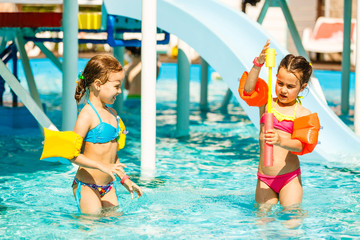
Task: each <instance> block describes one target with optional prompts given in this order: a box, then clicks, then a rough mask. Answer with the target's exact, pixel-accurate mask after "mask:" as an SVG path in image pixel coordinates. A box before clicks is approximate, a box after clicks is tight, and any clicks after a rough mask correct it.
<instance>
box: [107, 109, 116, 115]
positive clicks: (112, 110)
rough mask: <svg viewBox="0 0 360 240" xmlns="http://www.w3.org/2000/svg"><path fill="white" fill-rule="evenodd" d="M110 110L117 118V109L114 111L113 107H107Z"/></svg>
mask: <svg viewBox="0 0 360 240" xmlns="http://www.w3.org/2000/svg"><path fill="white" fill-rule="evenodd" d="M107 108H108V109H109V111H110V112H111V113H112V114H114V115H115V116H117V112H116V110H115V109H113V108H112V107H107Z"/></svg>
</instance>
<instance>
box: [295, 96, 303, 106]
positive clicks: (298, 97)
mask: <svg viewBox="0 0 360 240" xmlns="http://www.w3.org/2000/svg"><path fill="white" fill-rule="evenodd" d="M303 98H304V96H297V97H296V101H297V102H298V103H300V105H302V103H301V99H303Z"/></svg>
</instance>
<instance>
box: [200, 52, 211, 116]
mask: <svg viewBox="0 0 360 240" xmlns="http://www.w3.org/2000/svg"><path fill="white" fill-rule="evenodd" d="M200 65H201V76H200V78H201V83H200V111H203V112H206V111H209V107H208V79H209V64H208V63H207V62H206V61H205V59H203V58H201V62H200Z"/></svg>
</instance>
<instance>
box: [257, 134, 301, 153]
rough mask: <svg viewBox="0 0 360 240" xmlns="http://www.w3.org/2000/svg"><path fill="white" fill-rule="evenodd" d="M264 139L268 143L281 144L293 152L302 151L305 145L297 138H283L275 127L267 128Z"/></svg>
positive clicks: (280, 145)
mask: <svg viewBox="0 0 360 240" xmlns="http://www.w3.org/2000/svg"><path fill="white" fill-rule="evenodd" d="M264 139H265V142H266V143H267V144H270V145H275V146H279V147H282V148H285V149H286V150H288V151H291V152H301V151H302V149H303V147H304V146H303V144H302V143H301V142H300V141H299V140H297V139H291V138H286V139H284V138H282V137H281V136H280V135H279V133H278V132H277V130H275V129H269V130H267V131H266V133H265V134H264Z"/></svg>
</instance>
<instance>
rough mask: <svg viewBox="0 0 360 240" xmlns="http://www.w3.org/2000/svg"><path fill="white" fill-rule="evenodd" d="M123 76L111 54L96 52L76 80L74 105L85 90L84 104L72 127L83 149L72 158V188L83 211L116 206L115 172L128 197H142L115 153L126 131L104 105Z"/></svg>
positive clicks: (116, 91)
mask: <svg viewBox="0 0 360 240" xmlns="http://www.w3.org/2000/svg"><path fill="white" fill-rule="evenodd" d="M123 79H124V70H123V68H122V66H121V64H120V63H119V62H118V61H117V60H116V59H115V58H114V57H112V56H109V55H97V56H95V57H93V58H91V59H90V61H89V62H88V63H87V65H86V66H85V69H84V71H83V73H82V75H81V76H80V77H79V81H78V82H77V87H76V92H75V99H76V102H77V104H79V102H80V100H81V99H82V97H83V96H84V95H85V93H88V100H87V104H86V105H85V106H84V107H83V108H82V110H81V112H80V113H79V116H78V119H77V121H76V124H75V129H74V132H75V133H77V134H79V135H80V136H81V137H82V138H83V139H84V140H83V141H84V142H83V148H82V149H83V151H82V154H80V155H79V156H77V157H75V158H74V159H72V162H73V163H75V164H77V165H79V166H80V167H79V169H78V171H77V173H76V176H75V179H74V182H73V185H72V187H73V191H74V196H75V199H76V201H77V203H78V207H79V208H80V211H81V212H82V213H87V214H99V213H101V212H102V211H103V210H104V209H106V208H110V207H115V206H118V205H119V203H118V199H117V196H116V192H115V188H114V181H115V180H116V179H115V175H117V176H118V177H119V178H120V179H121V184H122V185H123V186H124V187H125V188H126V189H127V190H128V191H129V192H130V193H131V198H133V191H135V192H136V193H137V194H138V197H140V196H142V191H141V189H140V187H139V186H138V185H136V184H135V183H133V182H132V181H131V180H130V178H129V177H128V176H127V175H126V174H125V172H124V170H123V167H126V166H125V165H124V164H122V163H120V161H119V158H118V155H117V150H118V149H119V148H121V147H123V144H124V142H121V141H124V139H121V136H122V135H124V134H126V133H125V131H126V130H125V129H124V125H123V124H122V122H121V119H120V118H119V117H116V116H117V115H116V111H115V110H114V109H112V108H109V107H107V106H106V104H113V103H114V101H115V99H116V96H117V95H119V94H120V93H121V84H122V82H123ZM121 126H122V128H123V129H121ZM119 139H121V141H120V143H119ZM119 144H120V145H122V146H120V147H119Z"/></svg>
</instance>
